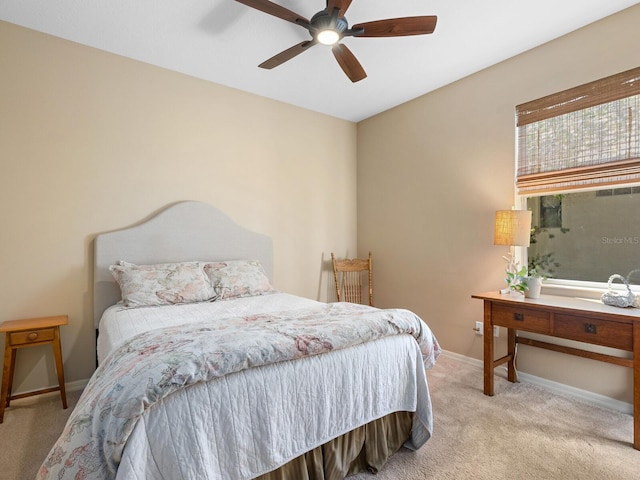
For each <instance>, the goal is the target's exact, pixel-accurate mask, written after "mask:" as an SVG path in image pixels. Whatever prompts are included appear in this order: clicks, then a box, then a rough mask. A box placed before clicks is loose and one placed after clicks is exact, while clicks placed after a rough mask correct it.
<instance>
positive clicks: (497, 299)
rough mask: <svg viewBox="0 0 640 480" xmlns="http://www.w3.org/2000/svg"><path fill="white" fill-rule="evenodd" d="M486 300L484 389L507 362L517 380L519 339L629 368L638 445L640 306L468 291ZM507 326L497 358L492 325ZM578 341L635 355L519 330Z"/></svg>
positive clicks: (488, 391) (490, 387) (488, 392)
mask: <svg viewBox="0 0 640 480" xmlns="http://www.w3.org/2000/svg"><path fill="white" fill-rule="evenodd" d="M472 298H478V299H480V300H484V331H485V335H484V393H485V395H493V385H494V383H493V379H494V376H493V375H494V368H495V367H497V366H498V365H502V364H503V363H506V364H507V378H508V380H509V381H510V382H515V381H517V373H516V368H515V356H516V345H517V344H518V343H521V344H524V345H530V346H533V347H539V348H546V349H548V350H553V351H556V352H561V353H568V354H571V355H578V356H580V357H584V358H590V359H593V360H599V361H602V362H608V363H613V364H615V365H621V366H623V367H628V368H632V369H633V448H635V449H636V450H640V309H636V308H617V307H610V306H608V305H603V304H602V303H601V302H600V301H598V300H587V299H580V298H572V297H560V296H554V295H541V296H540V298H536V299H532V298H524V296H521V297H514V296H512V295H509V294H504V295H503V294H500V292H497V291H496V292H487V293H480V294H476V295H472ZM494 325H498V326H501V327H506V328H507V332H508V333H507V354H506V355H505V356H503V357H501V358H498V359H495V358H494V357H495V351H494V341H493V336H492V335H487V334H486V332H493V326H494ZM518 330H521V331H525V332H532V333H539V334H543V335H549V336H552V337H558V338H565V339H569V340H577V341H579V342H586V343H591V344H594V345H602V346H605V347H611V348H615V349H619V350H625V351H629V352H633V359H628V358H621V357H616V356H613V355H605V354H602V353H595V352H589V351H587V350H580V349H578V348H572V347H565V346H561V345H555V344H552V343H547V342H542V341H539V340H533V339H529V338H523V337H519V336H518V335H517V333H516V332H517V331H518Z"/></svg>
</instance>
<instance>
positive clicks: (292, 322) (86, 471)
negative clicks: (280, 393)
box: [37, 303, 440, 480]
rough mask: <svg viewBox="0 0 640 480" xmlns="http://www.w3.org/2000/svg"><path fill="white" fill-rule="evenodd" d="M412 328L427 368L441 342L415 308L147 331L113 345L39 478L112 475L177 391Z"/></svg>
mask: <svg viewBox="0 0 640 480" xmlns="http://www.w3.org/2000/svg"><path fill="white" fill-rule="evenodd" d="M397 334H410V335H413V336H414V337H415V339H416V341H417V342H418V345H419V347H420V350H421V352H422V355H423V361H424V365H425V367H426V368H430V367H431V366H433V365H434V363H435V360H436V358H437V356H438V355H439V354H440V347H439V345H438V343H437V341H436V339H435V338H434V337H433V335H432V333H431V331H430V330H429V328H428V327H427V326H426V325H425V324H424V322H423V321H422V320H420V318H419V317H418V316H416V315H415V314H414V313H412V312H410V311H408V310H401V309H394V310H379V309H375V308H371V307H366V306H362V305H354V304H349V303H330V304H326V305H322V306H321V307H319V308H309V309H303V310H297V311H287V312H278V313H276V314H265V315H251V316H245V317H236V318H226V319H224V321H215V322H211V323H204V324H203V323H198V324H185V325H182V326H179V327H169V328H163V329H159V330H154V331H151V332H147V333H145V334H142V335H139V336H137V337H134V338H133V339H131V340H130V341H129V342H128V343H126V344H124V345H123V346H122V347H120V348H119V349H117V350H115V351H114V352H112V353H111V354H110V355H109V356H108V357H107V358H106V359H105V361H104V362H103V363H102V364H101V365H100V367H99V368H98V369H97V371H96V372H95V374H94V376H93V377H92V378H91V380H90V381H89V384H88V385H87V387H86V388H85V390H84V392H83V394H82V396H81V398H80V400H79V401H78V404H77V406H76V408H75V409H74V411H73V412H72V414H71V416H70V418H69V421H68V422H67V425H66V427H65V429H64V431H63V433H62V435H61V436H60V438H59V439H58V441H57V442H56V444H55V445H54V447H53V448H52V450H51V452H50V453H49V455H48V456H47V458H46V459H45V461H44V463H43V464H42V466H41V468H40V470H39V472H38V476H37V478H38V479H59V480H61V479H76V480H82V479H112V478H115V477H116V472H117V469H118V465H119V462H120V459H121V457H122V452H123V449H124V446H125V444H126V442H127V438H128V437H129V435H130V434H131V432H132V431H133V429H134V427H135V425H136V422H137V421H138V419H139V418H140V417H141V416H142V415H143V413H144V412H145V410H146V409H148V408H150V407H152V406H153V405H154V404H155V403H156V402H158V401H160V400H161V399H163V398H164V397H166V396H167V395H169V394H171V393H172V392H175V391H177V390H178V389H181V388H184V387H186V386H189V385H193V384H195V383H198V382H206V381H208V380H212V379H214V378H216V377H220V376H223V375H227V374H230V373H234V372H238V371H241V370H244V369H248V368H251V367H256V366H261V365H267V364H271V363H275V362H283V361H288V360H292V359H296V358H300V357H304V356H308V355H317V354H322V353H326V352H330V351H332V350H337V349H342V348H347V347H350V346H353V345H357V344H361V343H364V342H369V341H373V340H376V339H379V338H382V337H385V336H389V335H397Z"/></svg>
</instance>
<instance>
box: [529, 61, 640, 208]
mask: <svg viewBox="0 0 640 480" xmlns="http://www.w3.org/2000/svg"><path fill="white" fill-rule="evenodd" d="M516 118H517V129H518V137H517V139H518V159H517V168H516V186H517V188H518V193H519V194H521V195H530V194H542V193H549V192H550V191H555V192H558V191H565V190H573V189H579V188H589V187H593V186H607V185H615V184H621V183H633V182H640V67H638V68H634V69H632V70H628V71H626V72H622V73H619V74H616V75H612V76H610V77H607V78H603V79H600V80H596V81H595V82H590V83H587V84H585V85H581V86H579V87H575V88H571V89H569V90H565V91H563V92H559V93H555V94H552V95H549V96H546V97H543V98H540V99H538V100H533V101H531V102H527V103H524V104H522V105H518V106H517V107H516Z"/></svg>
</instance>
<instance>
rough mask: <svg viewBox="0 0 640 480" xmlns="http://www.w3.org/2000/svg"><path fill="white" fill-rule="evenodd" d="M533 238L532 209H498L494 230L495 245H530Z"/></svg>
mask: <svg viewBox="0 0 640 480" xmlns="http://www.w3.org/2000/svg"><path fill="white" fill-rule="evenodd" d="M530 238H531V211H529V210H498V211H497V212H496V223H495V229H494V232H493V244H494V245H509V246H514V247H516V246H517V247H528V246H529V239H530Z"/></svg>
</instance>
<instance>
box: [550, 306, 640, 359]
mask: <svg viewBox="0 0 640 480" xmlns="http://www.w3.org/2000/svg"><path fill="white" fill-rule="evenodd" d="M552 335H554V336H557V337H562V338H567V339H570V340H577V341H579V342H587V343H595V344H596V345H602V346H604V347H611V348H619V349H621V350H627V351H633V325H632V324H630V323H622V322H613V321H610V320H598V319H595V318H588V317H579V316H576V315H556V316H555V319H554V322H553V333H552Z"/></svg>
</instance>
